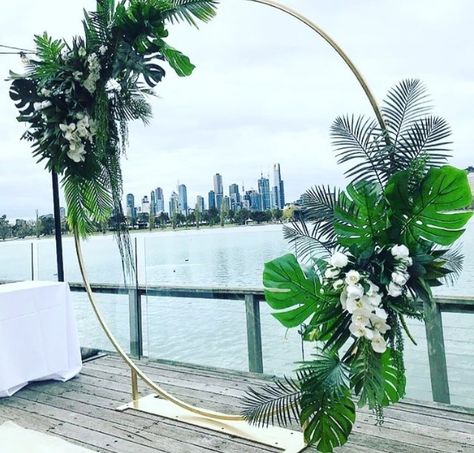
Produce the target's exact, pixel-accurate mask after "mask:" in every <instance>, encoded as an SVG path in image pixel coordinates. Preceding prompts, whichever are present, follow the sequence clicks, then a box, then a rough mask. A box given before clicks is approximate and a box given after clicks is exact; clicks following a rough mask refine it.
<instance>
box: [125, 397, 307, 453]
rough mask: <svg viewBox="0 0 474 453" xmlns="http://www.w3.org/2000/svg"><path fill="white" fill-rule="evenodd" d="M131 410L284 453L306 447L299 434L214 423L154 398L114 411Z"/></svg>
mask: <svg viewBox="0 0 474 453" xmlns="http://www.w3.org/2000/svg"><path fill="white" fill-rule="evenodd" d="M127 409H133V410H137V411H140V412H146V413H147V414H153V415H158V416H160V417H165V418H169V419H171V420H177V421H179V422H182V423H185V424H189V425H194V426H199V427H201V428H205V429H210V430H213V431H217V432H220V433H224V434H228V435H229V436H234V437H240V438H242V439H247V440H250V441H252V442H255V443H258V444H263V445H268V446H270V447H274V448H276V449H279V450H281V451H283V452H285V453H299V452H300V451H302V450H304V448H305V447H306V445H305V443H304V439H303V434H302V433H300V432H298V431H291V430H289V429H284V428H279V427H276V426H269V427H268V428H257V427H255V426H250V425H249V424H248V423H247V422H245V421H243V420H242V421H227V420H225V421H224V420H214V419H212V418H209V417H203V416H201V415H198V414H194V413H192V412H190V411H187V410H186V409H182V408H180V407H178V406H176V404H173V403H171V402H169V401H166V400H164V399H160V398H159V397H158V396H157V395H153V394H152V395H148V396H145V397H143V398H139V399H136V400H134V401H132V402H130V403H128V404H125V405H124V406H120V407H118V408H117V410H119V411H125V410H127Z"/></svg>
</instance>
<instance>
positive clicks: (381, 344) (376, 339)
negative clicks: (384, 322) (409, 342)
mask: <svg viewBox="0 0 474 453" xmlns="http://www.w3.org/2000/svg"><path fill="white" fill-rule="evenodd" d="M372 349H373V350H374V351H375V352H378V353H379V354H383V353H384V352H385V351H386V350H387V343H386V342H385V340H384V338H383V337H382V335H380V334H379V333H377V332H376V333H374V334H373V336H372Z"/></svg>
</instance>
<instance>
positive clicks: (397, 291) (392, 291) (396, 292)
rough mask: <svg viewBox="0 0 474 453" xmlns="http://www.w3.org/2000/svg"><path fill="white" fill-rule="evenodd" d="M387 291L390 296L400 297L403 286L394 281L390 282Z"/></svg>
mask: <svg viewBox="0 0 474 453" xmlns="http://www.w3.org/2000/svg"><path fill="white" fill-rule="evenodd" d="M387 292H388V295H389V296H392V297H398V296H401V295H402V293H403V288H402V287H401V286H400V285H397V284H396V283H394V282H390V283H389V285H388V286H387Z"/></svg>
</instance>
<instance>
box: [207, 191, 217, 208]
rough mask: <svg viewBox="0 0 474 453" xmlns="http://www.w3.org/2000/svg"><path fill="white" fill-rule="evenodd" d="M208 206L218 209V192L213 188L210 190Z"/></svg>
mask: <svg viewBox="0 0 474 453" xmlns="http://www.w3.org/2000/svg"><path fill="white" fill-rule="evenodd" d="M208 206H209V209H216V193H215V192H214V191H213V190H211V191H209V195H208Z"/></svg>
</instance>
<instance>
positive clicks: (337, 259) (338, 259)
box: [329, 252, 349, 268]
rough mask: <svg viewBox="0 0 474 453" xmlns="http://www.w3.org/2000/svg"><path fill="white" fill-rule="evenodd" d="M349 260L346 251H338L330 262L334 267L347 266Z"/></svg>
mask: <svg viewBox="0 0 474 453" xmlns="http://www.w3.org/2000/svg"><path fill="white" fill-rule="evenodd" d="M348 262H349V258H347V256H346V255H344V253H341V252H336V253H334V255H332V256H331V259H330V260H329V264H330V265H331V266H333V267H339V268H341V267H345V266H347V263H348Z"/></svg>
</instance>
